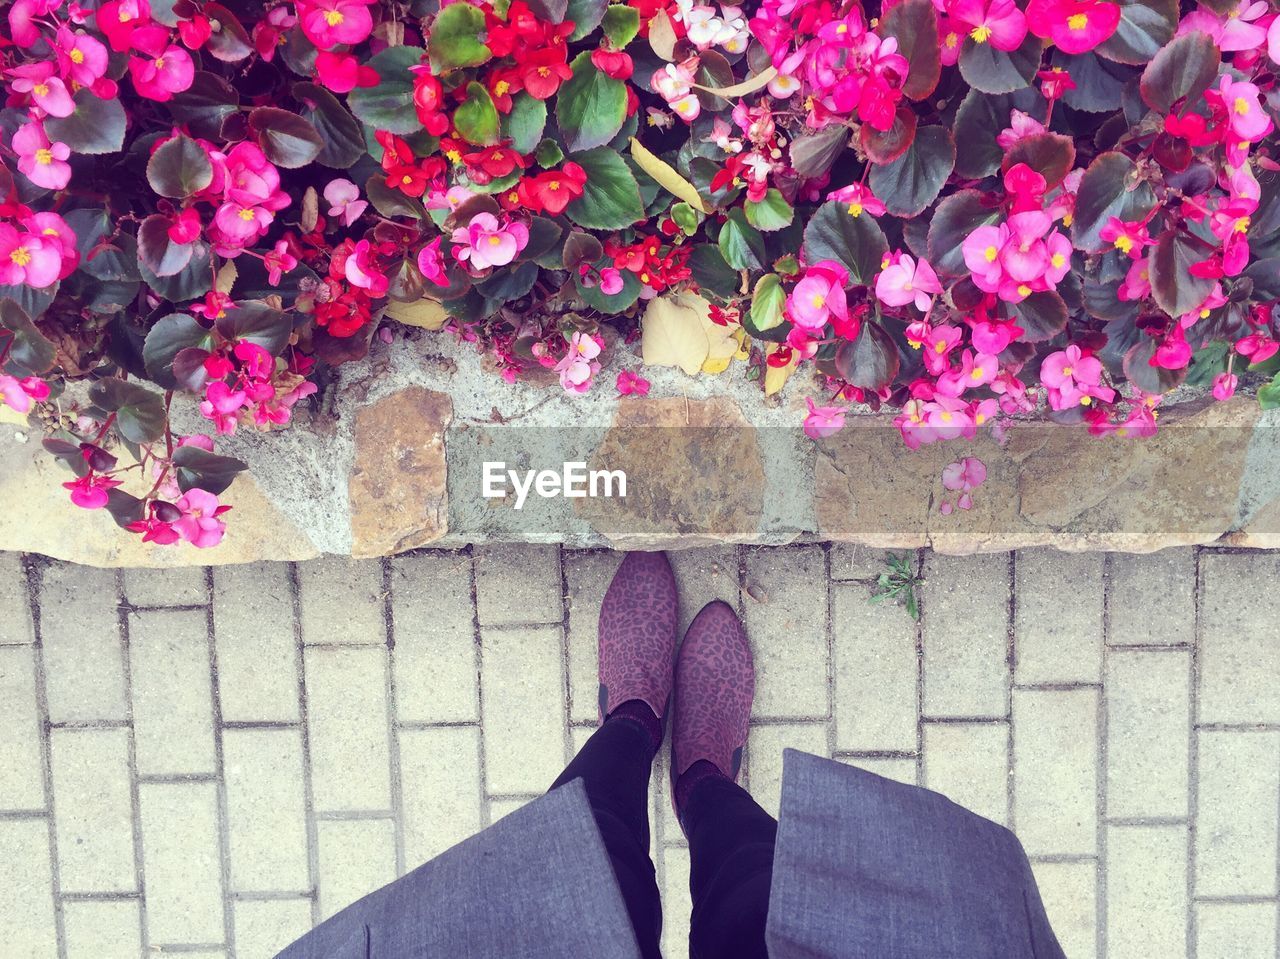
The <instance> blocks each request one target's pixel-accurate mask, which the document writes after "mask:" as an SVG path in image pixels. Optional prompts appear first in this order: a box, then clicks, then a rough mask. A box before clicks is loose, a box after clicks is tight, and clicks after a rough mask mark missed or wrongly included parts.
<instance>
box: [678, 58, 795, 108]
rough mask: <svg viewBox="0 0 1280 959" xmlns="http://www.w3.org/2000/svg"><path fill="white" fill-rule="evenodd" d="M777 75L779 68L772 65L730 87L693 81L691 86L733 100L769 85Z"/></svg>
mask: <svg viewBox="0 0 1280 959" xmlns="http://www.w3.org/2000/svg"><path fill="white" fill-rule="evenodd" d="M777 75H778V68H777V67H772V66H771V67H766V68H765V69H763V70H761V71H760V72H759V73H757V74H756V75H755V76H754V77H748V78H747V79H745V80H743V81H742V82H741V83H735V84H733V85H732V86H728V87H704V86H703V85H702V84H701V83H691V84H689V86H691V87H693V88H694V89H695V90H705V91H707V93H714V94H715V95H716V96H718V97H724V98H725V99H726V100H731V99H733V98H734V97H745V96H746V95H747V94H748V93H755V92H756V91H757V90H759V89H761V88H762V87H765V86H768V85H769V81H770V80H772V79H773V78H774V77H776V76H777Z"/></svg>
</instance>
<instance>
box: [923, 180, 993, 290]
mask: <svg viewBox="0 0 1280 959" xmlns="http://www.w3.org/2000/svg"><path fill="white" fill-rule="evenodd" d="M985 200H986V197H985V194H983V193H980V192H979V191H978V190H961V191H960V192H959V193H953V194H952V195H951V196H949V197H947V198H946V199H945V200H943V201H942V202H941V203H939V204H938V208H937V209H936V210H934V212H933V219H932V221H931V222H930V224H929V238H928V244H927V245H928V253H929V263H930V264H932V265H933V268H934V269H935V270H937V271H938V272H939V273H940V274H943V275H944V276H967V275H968V273H969V267H967V266H966V265H965V262H964V251H963V249H962V248H961V247H962V245H963V244H964V241H965V238H966V237H967V236H968V235H969V234H970V233H972V232H973V231H974V230H976V229H977V228H978V227H980V226H988V225H990V224H992V223H995V222H996V221H997V220H999V219H1000V218H1001V216H1002V215H1003V211H1002V210H1001V208H1000V207H999V206H992V205H990V204H989V203H987V202H985Z"/></svg>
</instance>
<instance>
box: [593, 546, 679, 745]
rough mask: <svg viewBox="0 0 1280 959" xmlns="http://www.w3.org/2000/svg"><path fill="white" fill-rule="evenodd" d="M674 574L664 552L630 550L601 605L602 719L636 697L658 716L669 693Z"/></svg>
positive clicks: (675, 602)
mask: <svg viewBox="0 0 1280 959" xmlns="http://www.w3.org/2000/svg"><path fill="white" fill-rule="evenodd" d="M678 608H679V602H678V599H677V596H676V577H675V574H674V573H672V572H671V564H670V563H669V562H667V557H666V555H665V554H664V553H642V552H633V553H628V554H627V556H626V558H625V559H624V560H623V561H622V565H621V566H619V567H618V571H617V572H616V573H614V574H613V582H611V583H610V584H609V589H608V590H607V591H606V592H605V594H604V604H603V605H602V606H601V607H600V721H601V722H604V719H605V717H606V716H608V715H609V713H611V712H613V711H614V710H615V709H617V708H618V707H619V706H621V705H622V704H623V703H625V702H628V701H629V700H633V699H638V700H640V701H641V702H643V703H645V704H646V705H647V706H648V707H649V708H650V709H652V710H653V714H654V715H655V716H657V717H658V718H659V719H661V718H662V716H663V714H664V713H665V712H666V710H667V701H668V700H669V699H670V697H671V682H672V661H673V660H674V659H675V650H676V613H677V610H678Z"/></svg>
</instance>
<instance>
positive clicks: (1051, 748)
mask: <svg viewBox="0 0 1280 959" xmlns="http://www.w3.org/2000/svg"><path fill="white" fill-rule="evenodd" d="M1013 768H1014V790H1013V797H1014V798H1013V803H1014V806H1013V822H1014V826H1015V829H1016V831H1017V833H1018V838H1020V839H1021V840H1022V844H1023V846H1025V847H1026V850H1027V853H1028V854H1029V855H1032V856H1037V855H1050V854H1075V855H1092V854H1094V853H1096V852H1097V847H1098V829H1097V821H1098V787H1097V780H1098V692H1097V690H1095V689H1074V690H1066V691H1040V690H1020V689H1015V690H1014V691H1013Z"/></svg>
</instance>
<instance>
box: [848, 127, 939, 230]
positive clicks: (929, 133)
mask: <svg viewBox="0 0 1280 959" xmlns="http://www.w3.org/2000/svg"><path fill="white" fill-rule="evenodd" d="M955 165H956V144H955V140H954V139H953V138H952V136H951V131H950V130H947V129H944V128H943V127H940V126H930V127H922V128H921V129H919V130H917V131H916V138H915V140H913V141H912V143H911V146H909V147H908V148H907V152H906V153H904V154H902V156H900V157H898V159H896V160H894V161H893V162H892V163H886V164H884V165H883V166H875V167H872V168H871V176H870V178H869V181H868V182H869V185H870V187H871V190H872V192H873V193H875V195H876V196H878V197H879V198H880V199H881V200H883V201H884V205H885V207H886V208H887V209H888V211H889V212H890V213H892V214H894V215H895V216H916V215H917V214H919V213H920V212H922V211H923V210H924V208H925V207H927V206H928V205H929V204H930V203H932V202H933V201H934V199H935V198H937V196H938V192H939V191H940V190H941V189H942V185H943V184H944V183H946V182H947V177H948V176H950V175H951V171H952V169H953V168H954V167H955Z"/></svg>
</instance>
